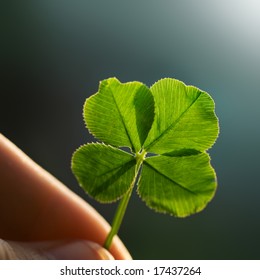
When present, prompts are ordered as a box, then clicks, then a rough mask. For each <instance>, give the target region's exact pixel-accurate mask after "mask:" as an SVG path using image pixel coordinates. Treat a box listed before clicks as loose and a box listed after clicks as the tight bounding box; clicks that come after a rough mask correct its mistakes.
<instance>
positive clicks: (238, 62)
mask: <svg viewBox="0 0 260 280" xmlns="http://www.w3.org/2000/svg"><path fill="white" fill-rule="evenodd" d="M3 2H4V1H1V4H0V19H1V24H0V32H1V37H0V40H1V44H0V49H1V52H0V69H1V83H0V97H1V98H0V131H1V132H2V133H3V134H4V135H6V136H7V137H8V138H10V139H11V140H12V141H13V142H15V143H16V144H17V145H18V146H19V147H20V148H21V149H22V150H24V151H25V152H26V153H27V154H28V155H29V156H30V157H32V158H33V159H34V160H35V161H36V162H38V163H39V164H40V165H42V166H43V167H44V168H46V169H47V170H48V171H50V172H51V173H52V174H53V175H55V176H56V177H57V178H58V179H60V180H61V181H62V182H64V183H65V184H66V185H68V186H69V187H70V188H71V189H73V190H74V191H75V192H76V193H78V194H80V195H81V196H83V197H84V198H85V199H86V200H87V201H88V202H89V203H90V204H92V205H93V206H94V207H95V208H96V209H97V210H98V211H99V212H100V213H101V214H102V215H103V216H104V217H105V218H106V219H107V220H108V221H109V222H111V219H112V217H113V214H114V211H115V207H116V204H113V205H112V204H111V205H101V204H98V203H95V202H94V201H93V200H91V199H89V198H88V197H87V196H86V195H85V194H84V193H83V191H82V190H81V189H80V187H79V186H78V184H77V182H76V180H75V179H74V177H73V175H72V173H71V170H70V159H71V155H72V152H73V151H74V150H75V149H76V148H77V147H78V146H79V145H81V144H83V143H86V142H88V141H90V140H92V139H93V138H91V137H90V136H89V135H88V133H87V130H86V129H85V127H84V123H83V120H82V106H83V103H84V100H85V98H86V97H88V96H89V95H91V94H93V93H95V92H96V91H97V88H98V83H99V81H100V80H102V79H105V78H108V77H112V76H116V77H117V78H118V79H119V80H121V81H122V82H127V81H132V80H138V81H141V82H143V83H145V84H146V85H148V86H150V85H151V84H153V83H154V82H155V81H157V80H158V79H160V78H163V77H174V78H177V79H180V80H182V81H184V82H185V83H186V84H193V85H195V86H197V87H199V88H201V89H203V90H205V91H207V92H209V93H210V94H211V95H212V97H213V98H214V100H215V102H216V113H217V115H218V117H219V120H220V126H221V133H220V136H219V138H218V141H217V142H216V144H215V145H214V147H213V148H212V149H211V150H210V151H209V152H210V155H211V157H212V165H213V166H214V168H215V170H216V172H217V175H218V181H219V186H218V190H217V193H216V196H215V198H214V199H213V200H212V202H211V203H210V204H209V205H208V207H207V208H206V209H205V210H204V211H203V212H201V213H199V214H196V215H194V216H191V217H189V218H186V219H178V218H172V217H170V216H167V215H163V214H156V213H154V212H153V211H151V210H149V209H148V208H147V207H146V206H145V205H144V203H143V202H141V200H140V199H139V198H138V197H137V195H136V194H134V196H133V198H132V200H131V201H130V204H129V207H128V210H127V213H126V217H125V219H124V222H123V225H122V227H121V230H120V234H119V235H120V237H121V239H122V240H123V241H124V243H125V244H126V246H127V247H128V249H129V250H130V252H131V253H132V255H133V257H134V258H135V259H259V258H260V221H259V213H260V203H259V200H260V183H259V181H260V180H259V174H260V171H259V156H260V146H259V143H260V132H259V119H260V110H259V102H260V95H259V94H260V92H259V88H260V77H259V76H260V75H259V73H260V4H259V1H257V0H247V1H239V0H237V1H234V0H232V1H224V0H223V1H206V0H201V1H187V0H182V1H177V0H171V1H170V0H161V1H157V0H131V1H122V0H120V1H113V0H110V1H99V0H93V1H87V0H84V1H83V0H79V1H68V0H63V1H59V0H45V1H6V2H5V3H3Z"/></svg>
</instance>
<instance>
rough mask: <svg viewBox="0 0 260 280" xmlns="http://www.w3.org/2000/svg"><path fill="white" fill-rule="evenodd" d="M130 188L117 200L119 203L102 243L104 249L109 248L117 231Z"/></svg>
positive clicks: (129, 194)
mask: <svg viewBox="0 0 260 280" xmlns="http://www.w3.org/2000/svg"><path fill="white" fill-rule="evenodd" d="M132 190H133V188H132V187H131V189H130V190H129V191H128V192H127V193H126V194H125V195H124V196H123V198H122V199H121V201H120V202H119V205H118V207H117V210H116V213H115V216H114V219H113V222H112V226H111V230H110V232H109V234H108V236H107V238H106V241H105V244H104V248H106V249H109V247H110V246H111V243H112V240H113V237H114V236H115V235H116V234H117V233H118V230H119V228H120V225H121V223H122V220H123V217H124V215H125V211H126V208H127V205H128V202H129V199H130V197H131V194H132Z"/></svg>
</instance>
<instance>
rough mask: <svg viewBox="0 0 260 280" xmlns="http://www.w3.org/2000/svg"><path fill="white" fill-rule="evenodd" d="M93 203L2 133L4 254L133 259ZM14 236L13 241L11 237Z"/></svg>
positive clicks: (0, 232)
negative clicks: (108, 238) (107, 240)
mask: <svg viewBox="0 0 260 280" xmlns="http://www.w3.org/2000/svg"><path fill="white" fill-rule="evenodd" d="M109 230H110V226H109V224H108V223H107V222H106V221H105V220H104V218H103V217H101V216H100V215H99V214H98V213H97V212H96V211H95V210H94V209H93V208H92V207H91V206H90V205H88V204H87V203H86V202H85V201H84V200H83V199H81V198H80V197H78V196H77V195H76V194H75V193H73V192H72V191H70V190H69V189H68V188H67V187H65V186H64V185H63V184H62V183H61V182H60V181H58V180H57V179H56V178H54V177H53V176H52V175H50V174H49V173H48V172H47V171H45V170H44V169H42V168H41V167H40V166H39V165H37V164H36V163H35V162H33V161H32V160H31V159H30V158H29V157H28V156H26V155H25V154H24V153H23V152H22V151H21V150H19V149H18V148H17V147H16V146H15V145H14V144H13V143H11V142H10V141H9V140H8V139H7V138H5V137H4V136H3V135H2V134H0V238H2V240H1V239H0V259H113V258H115V259H131V256H130V254H129V252H128V251H127V249H126V248H125V246H124V245H123V243H122V242H121V241H120V239H119V238H118V237H117V236H116V237H115V238H114V240H113V243H112V246H111V249H110V252H108V251H107V250H105V249H104V248H103V247H102V244H104V241H105V238H106V236H107V234H108V232H109ZM9 240H12V241H9Z"/></svg>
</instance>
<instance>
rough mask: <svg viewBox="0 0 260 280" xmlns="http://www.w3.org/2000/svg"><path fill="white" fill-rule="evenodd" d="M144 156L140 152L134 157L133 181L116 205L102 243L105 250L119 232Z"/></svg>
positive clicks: (143, 153)
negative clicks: (106, 234)
mask: <svg viewBox="0 0 260 280" xmlns="http://www.w3.org/2000/svg"><path fill="white" fill-rule="evenodd" d="M145 155H146V152H145V151H142V152H141V153H138V154H137V155H136V169H135V177H134V180H133V182H132V184H131V186H130V189H129V190H128V191H127V193H126V194H125V195H124V196H123V198H122V199H121V201H120V202H119V205H118V207H117V209H116V213H115V216H114V219H113V222H112V225H111V230H110V232H109V234H108V236H107V238H106V240H105V243H104V248H106V249H107V250H108V249H109V248H110V246H111V243H112V240H113V237H114V236H115V235H117V233H118V231H119V228H120V226H121V223H122V220H123V218H124V215H125V211H126V208H127V205H128V202H129V199H130V197H131V194H132V191H133V188H134V185H135V182H136V179H137V175H138V172H139V170H140V167H141V164H142V162H143V160H144V158H145Z"/></svg>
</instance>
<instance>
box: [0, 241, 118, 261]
mask: <svg viewBox="0 0 260 280" xmlns="http://www.w3.org/2000/svg"><path fill="white" fill-rule="evenodd" d="M50 259H51V260H112V259H114V258H113V256H112V255H111V254H110V253H109V252H108V251H107V250H106V249H104V248H103V247H101V246H100V245H98V244H96V243H94V242H91V241H87V240H63V241H60V240H58V241H43V242H15V241H6V240H3V239H0V260H50Z"/></svg>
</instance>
